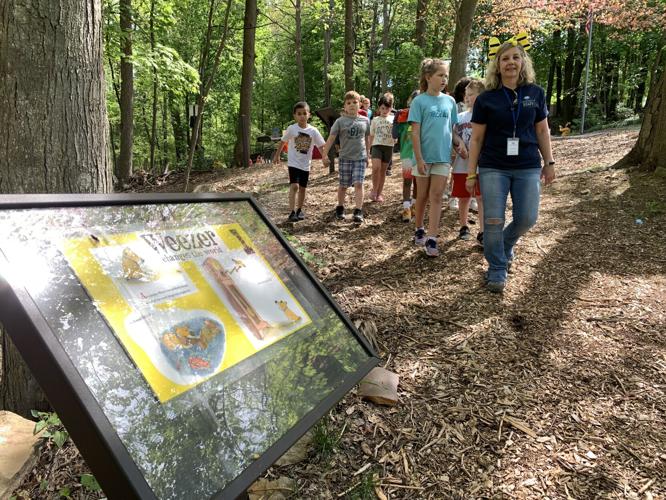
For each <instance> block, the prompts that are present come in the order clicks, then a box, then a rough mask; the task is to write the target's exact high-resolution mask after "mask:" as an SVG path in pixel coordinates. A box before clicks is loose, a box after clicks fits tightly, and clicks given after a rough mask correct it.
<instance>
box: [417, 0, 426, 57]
mask: <svg viewBox="0 0 666 500" xmlns="http://www.w3.org/2000/svg"><path fill="white" fill-rule="evenodd" d="M427 10H428V0H417V3H416V34H415V36H414V38H415V40H416V45H418V46H419V47H421V48H422V49H423V50H424V51H425V46H426V38H425V33H426V11H427Z"/></svg>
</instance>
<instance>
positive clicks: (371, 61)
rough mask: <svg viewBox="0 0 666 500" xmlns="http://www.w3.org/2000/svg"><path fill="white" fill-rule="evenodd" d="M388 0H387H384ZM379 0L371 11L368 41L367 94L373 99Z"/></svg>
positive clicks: (373, 4)
mask: <svg viewBox="0 0 666 500" xmlns="http://www.w3.org/2000/svg"><path fill="white" fill-rule="evenodd" d="M384 1H386V0H384ZM377 10H378V5H377V0H374V1H373V2H372V7H370V11H371V13H372V21H371V25H370V40H369V42H368V59H367V60H368V91H367V93H366V96H367V97H368V99H370V101H372V96H373V95H374V93H375V52H376V51H377Z"/></svg>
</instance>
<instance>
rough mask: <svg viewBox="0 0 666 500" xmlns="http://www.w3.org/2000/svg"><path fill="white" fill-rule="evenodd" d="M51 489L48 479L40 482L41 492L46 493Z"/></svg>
mask: <svg viewBox="0 0 666 500" xmlns="http://www.w3.org/2000/svg"><path fill="white" fill-rule="evenodd" d="M48 487H49V482H48V481H47V480H46V479H42V480H41V481H40V482H39V491H45V490H46V489H47V488H48Z"/></svg>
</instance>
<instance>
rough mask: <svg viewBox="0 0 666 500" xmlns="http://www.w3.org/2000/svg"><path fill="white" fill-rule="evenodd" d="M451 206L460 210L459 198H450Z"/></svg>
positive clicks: (452, 208)
mask: <svg viewBox="0 0 666 500" xmlns="http://www.w3.org/2000/svg"><path fill="white" fill-rule="evenodd" d="M449 208H450V209H451V210H458V198H451V199H450V200H449Z"/></svg>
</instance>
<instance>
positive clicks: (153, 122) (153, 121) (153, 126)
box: [149, 0, 157, 174]
mask: <svg viewBox="0 0 666 500" xmlns="http://www.w3.org/2000/svg"><path fill="white" fill-rule="evenodd" d="M149 24H150V51H151V52H152V53H153V54H155V0H150V19H149ZM152 73H153V104H152V109H151V113H150V171H151V173H153V174H154V173H156V172H155V147H156V146H157V68H155V67H153V71H152Z"/></svg>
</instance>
